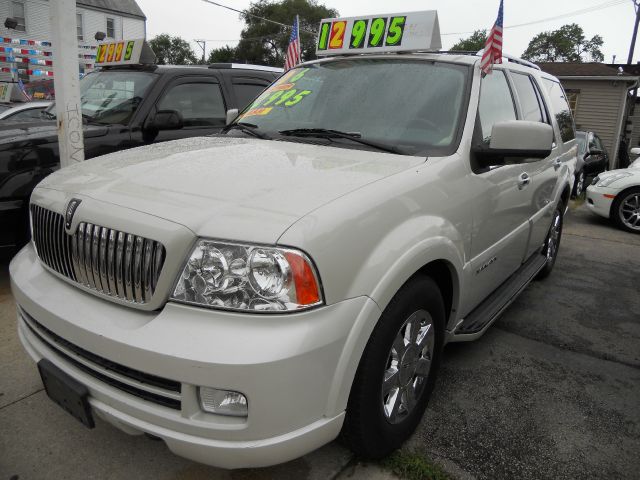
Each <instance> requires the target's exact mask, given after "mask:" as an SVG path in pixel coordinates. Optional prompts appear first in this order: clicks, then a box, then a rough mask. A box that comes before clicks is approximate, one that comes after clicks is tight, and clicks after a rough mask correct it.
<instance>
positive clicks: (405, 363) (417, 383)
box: [382, 310, 436, 424]
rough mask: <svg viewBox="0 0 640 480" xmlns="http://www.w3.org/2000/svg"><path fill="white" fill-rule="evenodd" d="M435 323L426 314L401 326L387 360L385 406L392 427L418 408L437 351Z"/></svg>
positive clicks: (384, 388)
mask: <svg viewBox="0 0 640 480" xmlns="http://www.w3.org/2000/svg"><path fill="white" fill-rule="evenodd" d="M435 340H436V337H435V328H434V326H433V319H432V318H431V315H430V314H429V312H427V311H426V310H418V311H416V312H414V313H413V314H411V315H410V316H409V318H407V320H405V322H404V323H403V324H402V326H401V327H400V330H398V333H397V334H396V337H395V339H394V341H393V345H392V347H391V351H390V352H389V355H388V357H387V362H386V367H385V372H384V380H383V384H382V406H383V409H384V415H385V417H386V419H387V421H388V422H389V423H392V424H395V423H400V422H401V421H402V420H404V419H405V418H406V417H407V416H408V415H409V414H410V413H411V411H412V410H413V408H414V407H415V406H416V403H417V401H418V398H419V397H420V394H421V393H422V390H423V388H424V386H425V385H426V382H427V377H428V376H429V371H430V370H431V362H432V360H433V355H434V349H435Z"/></svg>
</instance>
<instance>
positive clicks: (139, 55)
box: [96, 39, 155, 67]
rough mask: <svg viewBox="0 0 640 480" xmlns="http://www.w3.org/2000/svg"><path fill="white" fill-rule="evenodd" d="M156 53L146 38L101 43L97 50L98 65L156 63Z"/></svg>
mask: <svg viewBox="0 0 640 480" xmlns="http://www.w3.org/2000/svg"><path fill="white" fill-rule="evenodd" d="M154 62H155V55H154V54H153V51H152V50H151V47H149V45H147V42H145V41H144V39H137V40H120V41H117V42H108V43H101V44H100V45H98V51H97V52H96V66H98V67H102V66H105V65H131V64H138V63H154Z"/></svg>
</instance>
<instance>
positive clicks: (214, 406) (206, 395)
mask: <svg viewBox="0 0 640 480" xmlns="http://www.w3.org/2000/svg"><path fill="white" fill-rule="evenodd" d="M200 406H201V407H202V409H203V410H204V411H205V412H209V413H217V414H218V415H228V416H231V417H246V416H247V414H248V411H249V409H248V405H247V397H245V396H244V395H243V394H241V393H239V392H232V391H229V390H218V389H217V388H209V387H200Z"/></svg>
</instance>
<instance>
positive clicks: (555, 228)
mask: <svg viewBox="0 0 640 480" xmlns="http://www.w3.org/2000/svg"><path fill="white" fill-rule="evenodd" d="M563 211H564V204H563V203H560V205H558V206H557V207H556V210H555V212H553V220H552V221H551V227H549V233H548V234H547V239H546V240H545V241H544V246H543V247H542V254H543V255H544V256H545V257H546V260H547V261H546V262H545V264H544V267H542V270H540V272H539V273H538V275H537V276H536V278H537V279H539V280H541V279H543V278H546V277H548V276H549V274H550V273H551V270H553V266H554V265H555V264H556V259H557V258H558V249H559V248H560V240H561V239H562V220H563Z"/></svg>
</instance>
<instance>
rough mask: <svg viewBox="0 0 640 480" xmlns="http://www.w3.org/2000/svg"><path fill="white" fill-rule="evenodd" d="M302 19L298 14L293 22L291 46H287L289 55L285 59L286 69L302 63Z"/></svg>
mask: <svg viewBox="0 0 640 480" xmlns="http://www.w3.org/2000/svg"><path fill="white" fill-rule="evenodd" d="M300 60H301V59H300V20H299V18H298V15H296V19H295V21H294V22H293V30H291V37H289V47H288V48H287V55H286V57H285V59H284V70H285V71H287V70H289V69H291V68H293V67H295V66H296V65H297V64H299V63H300Z"/></svg>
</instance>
